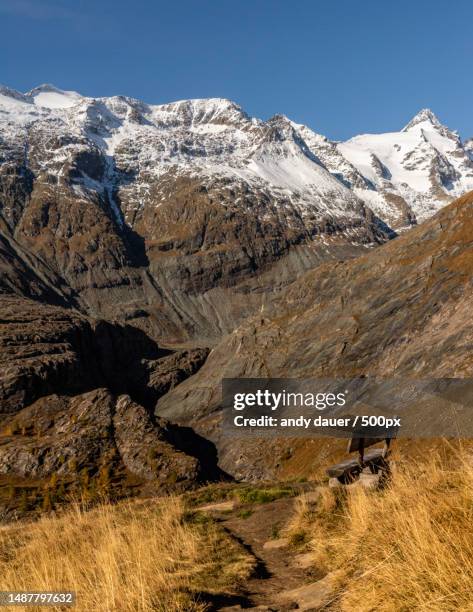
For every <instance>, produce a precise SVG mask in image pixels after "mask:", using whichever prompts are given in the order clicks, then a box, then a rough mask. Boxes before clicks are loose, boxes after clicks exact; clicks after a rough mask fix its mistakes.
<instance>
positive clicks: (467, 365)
mask: <svg viewBox="0 0 473 612" xmlns="http://www.w3.org/2000/svg"><path fill="white" fill-rule="evenodd" d="M472 236H473V193H469V194H467V195H466V196H464V197H462V198H460V199H458V200H457V201H455V202H454V203H452V204H450V205H449V206H447V207H446V208H444V209H443V210H441V211H440V212H439V213H437V215H435V216H434V217H433V218H432V219H430V220H429V221H426V222H425V223H424V224H422V225H419V226H418V227H416V228H414V229H412V230H410V231H409V232H408V233H406V234H405V235H403V236H401V237H399V238H396V239H395V240H393V241H391V242H389V243H388V244H385V245H383V246H382V247H379V248H378V249H376V250H375V251H372V252H370V253H369V254H367V255H365V256H362V257H359V258H357V259H355V260H351V261H345V262H338V263H335V264H334V263H327V264H323V265H321V266H319V267H318V268H317V269H315V270H313V271H310V272H308V273H306V274H305V275H304V276H302V277H301V278H300V279H299V280H297V281H296V282H295V283H293V284H292V285H291V286H290V287H288V289H287V290H286V291H285V292H284V294H283V296H282V297H281V300H280V301H279V303H278V304H277V305H275V306H274V307H273V309H271V310H269V311H267V312H266V313H260V314H259V315H258V316H255V317H253V318H250V319H248V320H247V321H245V322H244V323H243V324H242V325H241V326H240V327H239V328H238V329H236V330H235V331H234V332H233V333H232V334H230V335H228V336H227V337H226V338H225V339H224V340H223V341H222V342H221V343H220V344H219V345H218V346H217V347H216V348H214V349H213V350H212V352H211V353H210V355H209V357H208V359H207V362H206V363H205V365H204V366H203V367H202V369H201V370H200V371H199V372H198V373H197V374H196V375H195V376H193V377H192V378H191V379H189V380H188V381H185V382H184V383H183V384H182V385H180V386H179V387H177V388H176V389H174V390H173V391H172V392H171V393H169V394H168V395H166V396H165V397H163V398H162V399H161V400H160V401H159V402H158V406H157V413H158V414H160V415H162V416H165V415H170V414H172V415H173V418H175V419H177V420H178V421H179V422H182V423H187V424H192V425H193V426H194V427H196V428H197V429H198V430H199V431H201V432H205V435H207V436H210V437H213V438H214V440H215V442H216V443H217V445H218V447H219V451H220V456H221V458H222V466H223V467H224V469H225V468H227V469H230V470H231V469H232V466H233V470H234V472H233V473H238V474H240V475H246V476H248V474H250V473H251V474H252V475H253V476H254V475H257V476H261V475H268V473H271V471H274V469H275V466H276V465H277V464H278V463H279V464H280V462H281V456H282V455H283V454H284V453H285V452H286V451H287V441H285V444H282V445H275V443H274V441H271V442H270V443H268V447H267V451H266V452H265V450H264V442H262V441H261V440H257V441H253V442H248V441H240V442H238V443H237V441H236V440H235V438H234V437H228V436H227V437H225V436H223V437H222V436H221V432H220V430H219V427H218V424H219V423H220V416H221V413H220V401H221V389H220V387H221V380H222V378H225V377H228V378H239V377H242V378H245V377H246V378H258V377H261V378H266V377H268V378H271V377H274V378H284V377H289V378H311V377H312V378H324V377H327V378H336V377H339V378H350V377H358V376H361V375H371V376H380V377H388V378H389V377H407V378H409V377H412V378H417V377H418V378H422V377H427V378H432V377H439V378H441V377H459V378H467V377H470V376H471V375H472V373H473V352H472V346H473V324H472V321H471V316H470V313H471V307H472V304H473V285H472V270H473V238H472ZM278 449H279V452H278ZM245 470H246V472H245ZM273 473H274V472H273Z"/></svg>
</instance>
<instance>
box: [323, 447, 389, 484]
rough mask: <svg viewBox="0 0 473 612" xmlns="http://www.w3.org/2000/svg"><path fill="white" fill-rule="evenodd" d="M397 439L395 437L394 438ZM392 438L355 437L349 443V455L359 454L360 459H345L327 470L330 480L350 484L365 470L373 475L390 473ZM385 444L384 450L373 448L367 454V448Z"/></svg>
mask: <svg viewBox="0 0 473 612" xmlns="http://www.w3.org/2000/svg"><path fill="white" fill-rule="evenodd" d="M393 437H395V435H394V436H393ZM393 437H391V438H362V437H353V438H351V439H350V440H349V442H348V449H347V452H348V453H354V452H358V457H354V458H349V459H345V461H341V462H340V463H337V464H335V465H332V466H330V467H329V468H327V470H326V472H327V475H328V476H329V478H336V479H337V480H338V481H339V482H340V483H342V484H349V483H351V482H353V481H354V480H356V479H357V478H358V477H359V475H360V474H361V472H362V471H363V470H369V471H370V472H371V473H373V474H377V473H379V472H382V473H383V474H388V473H389V454H390V445H391V440H392V439H393ZM380 442H383V447H382V448H373V449H371V450H369V451H367V452H365V448H367V447H369V446H372V445H374V444H379V443H380Z"/></svg>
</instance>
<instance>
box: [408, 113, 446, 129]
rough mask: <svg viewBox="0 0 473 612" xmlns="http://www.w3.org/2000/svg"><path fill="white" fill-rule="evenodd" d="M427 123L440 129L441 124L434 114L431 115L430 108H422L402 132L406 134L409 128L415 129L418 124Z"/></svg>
mask: <svg viewBox="0 0 473 612" xmlns="http://www.w3.org/2000/svg"><path fill="white" fill-rule="evenodd" d="M425 122H428V123H430V124H431V125H433V126H435V127H441V126H442V124H441V123H440V121H439V120H438V119H437V116H436V115H435V113H433V112H432V111H431V110H430V108H423V109H422V110H420V111H419V112H418V113H417V115H415V117H413V118H412V119H411V120H410V121H409V123H408V124H407V125H406V126H405V127H404V128H403V129H402V131H403V132H407V131H408V130H410V129H411V128H413V127H415V126H416V125H418V124H419V123H425Z"/></svg>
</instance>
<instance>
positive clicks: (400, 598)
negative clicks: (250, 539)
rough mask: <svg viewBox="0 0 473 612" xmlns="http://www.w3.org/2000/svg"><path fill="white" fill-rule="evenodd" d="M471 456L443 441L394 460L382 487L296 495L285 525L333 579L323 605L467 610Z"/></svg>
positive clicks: (472, 540) (471, 561) (368, 610)
mask: <svg viewBox="0 0 473 612" xmlns="http://www.w3.org/2000/svg"><path fill="white" fill-rule="evenodd" d="M472 522H473V461H472V455H471V453H469V452H467V450H466V449H465V448H464V447H463V445H462V444H459V445H457V444H450V443H447V442H445V443H443V444H442V445H441V446H440V447H439V448H437V451H436V452H431V453H429V454H425V455H424V458H423V459H419V460H418V461H415V462H408V461H404V462H400V463H399V464H398V465H397V467H396V469H395V470H394V474H393V479H392V482H391V483H390V485H389V486H388V487H387V488H385V489H384V490H383V491H370V490H366V489H364V488H362V487H359V486H356V485H355V486H351V487H344V488H339V489H337V488H335V489H329V488H324V489H322V491H321V497H320V500H319V503H318V504H317V506H316V508H315V510H311V509H310V508H309V507H307V505H306V504H304V500H303V499H302V500H301V501H300V503H299V506H298V510H297V512H296V515H295V516H294V517H293V519H292V523H291V526H290V529H289V533H290V534H291V535H292V536H293V538H298V539H300V540H304V539H305V540H306V541H308V542H309V543H308V545H307V547H308V549H309V550H310V551H311V552H312V563H313V566H314V567H316V568H317V569H318V570H319V571H321V572H322V573H323V574H329V575H330V576H331V579H332V581H333V582H334V594H333V596H332V598H331V600H330V603H328V604H327V606H326V608H325V609H329V610H338V611H343V612H345V611H346V612H348V611H349V610H357V612H372V611H375V610H376V612H379V611H386V612H388V611H389V612H394V611H396V612H398V611H408V610H409V611H410V610H429V611H442V612H447V611H452V612H453V611H457V610H473V602H472V596H471V593H472V592H473V530H472Z"/></svg>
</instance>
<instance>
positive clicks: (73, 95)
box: [26, 83, 82, 108]
mask: <svg viewBox="0 0 473 612" xmlns="http://www.w3.org/2000/svg"><path fill="white" fill-rule="evenodd" d="M26 96H27V97H28V98H30V99H31V100H33V101H34V103H35V104H36V105H37V106H43V107H45V108H70V107H71V106H75V105H76V104H78V103H79V102H80V101H81V100H82V96H81V95H80V94H78V93H77V92H76V91H64V90H63V89H59V87H56V86H55V85H51V84H50V83H44V84H43V85H39V86H38V87H35V88H34V89H32V90H31V91H29V92H28V93H27V94H26Z"/></svg>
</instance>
